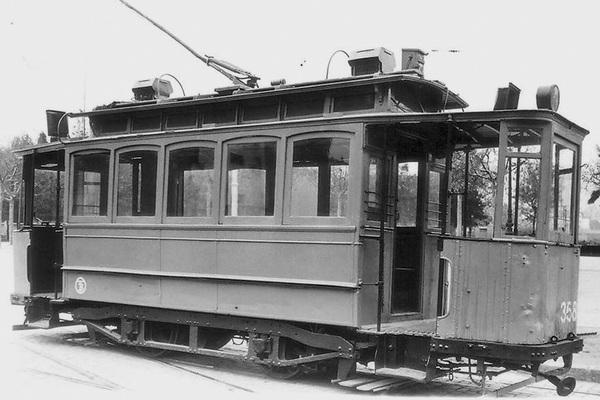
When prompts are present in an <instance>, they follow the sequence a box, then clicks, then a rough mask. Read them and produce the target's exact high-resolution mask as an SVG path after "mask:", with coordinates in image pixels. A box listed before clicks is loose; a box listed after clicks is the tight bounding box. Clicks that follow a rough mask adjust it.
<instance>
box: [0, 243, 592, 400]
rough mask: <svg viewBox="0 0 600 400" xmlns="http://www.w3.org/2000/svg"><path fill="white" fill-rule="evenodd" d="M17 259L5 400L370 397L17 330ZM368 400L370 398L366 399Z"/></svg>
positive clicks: (532, 389) (4, 330)
mask: <svg viewBox="0 0 600 400" xmlns="http://www.w3.org/2000/svg"><path fill="white" fill-rule="evenodd" d="M11 267H12V260H11V257H10V251H9V249H8V248H7V246H6V244H2V246H0V318H1V321H3V322H2V325H1V326H0V350H2V351H3V352H2V354H3V355H4V357H3V361H2V363H0V365H1V366H2V371H1V372H2V373H1V374H0V376H1V377H2V385H1V386H0V388H1V389H0V393H4V394H6V395H10V397H7V396H4V398H33V397H34V396H44V397H45V398H51V399H54V398H59V397H63V398H64V397H66V398H75V397H76V396H77V398H86V397H91V398H107V397H108V396H110V397H111V398H114V397H116V398H121V397H123V398H125V397H128V398H141V397H142V396H144V397H147V398H169V397H174V396H177V397H179V395H190V396H194V397H202V398H204V399H207V398H211V397H212V396H214V397H217V396H218V397H221V398H259V397H260V398H261V399H263V398H277V399H281V397H282V396H285V397H286V398H290V397H291V398H309V397H310V398H325V397H326V398H328V399H330V398H334V399H335V398H340V399H342V398H343V399H346V398H361V397H362V398H363V399H364V398H365V394H362V393H358V392H356V391H354V390H348V389H344V388H341V387H338V386H335V385H332V384H331V383H329V382H328V381H327V380H326V379H324V378H322V377H305V378H302V379H300V380H298V381H293V382H281V381H276V380H272V379H270V378H267V377H266V376H265V375H264V374H263V373H262V371H261V370H260V368H257V367H253V366H245V365H241V364H239V363H235V362H223V361H218V360H217V361H215V360H213V359H210V358H200V357H194V358H189V356H187V355H183V356H178V357H177V358H176V359H171V360H170V361H168V362H164V361H163V362H161V361H157V360H153V359H148V358H144V357H142V356H141V355H139V354H138V353H136V352H135V351H133V350H130V349H127V348H123V347H119V346H114V345H98V344H96V343H93V342H91V341H90V340H89V339H87V338H86V335H85V330H84V329H83V328H82V327H66V328H60V329H55V330H49V331H43V330H29V331H17V332H13V331H11V330H10V326H11V325H12V324H17V323H20V322H22V309H21V308H19V307H14V306H9V305H8V295H9V293H10V291H11V290H12V268H11ZM598 284H600V259H598V260H596V259H584V262H583V263H582V279H581V283H580V296H579V302H580V305H579V310H580V311H579V321H580V329H579V330H580V331H582V329H583V330H585V331H590V330H594V329H595V330H600V291H598V290H597V286H598ZM192 361H193V362H194V363H195V364H190V362H192ZM574 367H575V368H576V371H579V372H578V374H581V373H582V371H583V372H585V371H586V370H588V371H591V372H590V376H592V377H593V376H595V375H594V371H597V370H600V337H595V338H588V339H587V340H586V344H585V350H584V352H583V353H582V354H580V355H576V358H575V361H574ZM521 378H523V379H524V378H526V376H525V375H516V374H513V375H506V376H503V377H501V378H499V379H497V380H495V381H493V385H496V386H502V384H501V383H500V381H502V380H504V382H511V383H512V382H516V381H518V380H519V379H521ZM479 395H480V394H479V391H478V390H477V388H475V387H474V386H473V385H472V384H471V383H470V382H467V380H466V379H463V378H460V379H459V378H458V377H457V379H455V381H454V382H452V383H450V382H448V381H447V380H446V379H444V380H441V381H440V382H435V383H433V384H428V385H422V384H410V385H407V386H403V387H399V388H397V389H395V390H391V391H388V392H385V393H383V394H381V395H380V396H384V397H388V396H395V397H398V396H411V397H431V396H436V397H438V396H439V397H450V398H452V397H477V396H479ZM366 396H369V394H367V395H366ZM510 396H511V397H517V398H529V397H539V398H547V397H557V395H556V393H555V391H554V388H553V386H552V385H550V384H549V383H547V382H543V381H542V382H539V383H537V384H534V385H531V386H528V387H525V388H522V389H519V390H516V391H514V392H513V393H511V394H510ZM571 398H589V399H596V400H599V399H600V383H593V382H586V381H582V380H579V381H578V384H577V388H576V392H575V393H574V394H573V395H572V396H571Z"/></svg>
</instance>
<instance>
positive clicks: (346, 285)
mask: <svg viewBox="0 0 600 400" xmlns="http://www.w3.org/2000/svg"><path fill="white" fill-rule="evenodd" d="M62 270H63V271H79V272H96V273H104V274H125V275H139V276H156V277H161V278H179V279H181V278H184V279H185V278H189V279H199V280H219V281H234V282H249V283H271V284H280V285H298V286H319V287H330V288H338V289H360V285H358V284H356V283H350V282H338V281H322V280H312V279H289V278H287V279H286V278H268V277H256V276H245V275H222V274H198V273H192V272H168V271H148V270H143V271H142V270H137V269H131V268H110V267H86V266H68V265H67V266H63V267H62Z"/></svg>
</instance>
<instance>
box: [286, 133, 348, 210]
mask: <svg viewBox="0 0 600 400" xmlns="http://www.w3.org/2000/svg"><path fill="white" fill-rule="evenodd" d="M293 152H294V155H293V164H292V198H291V215H292V216H329V217H344V216H346V214H347V205H348V165H349V164H348V160H349V158H350V140H349V139H342V138H319V139H305V140H298V141H296V142H294V148H293Z"/></svg>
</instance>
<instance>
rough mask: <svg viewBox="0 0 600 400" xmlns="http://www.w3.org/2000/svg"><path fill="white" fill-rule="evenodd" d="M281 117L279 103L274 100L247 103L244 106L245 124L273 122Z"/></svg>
mask: <svg viewBox="0 0 600 400" xmlns="http://www.w3.org/2000/svg"><path fill="white" fill-rule="evenodd" d="M278 117H279V103H278V102H276V101H275V102H274V101H273V100H268V101H256V100H255V101H252V102H247V103H246V104H244V106H243V117H242V120H243V121H244V122H248V121H260V120H273V119H277V118H278Z"/></svg>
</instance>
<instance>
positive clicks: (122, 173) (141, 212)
mask: <svg viewBox="0 0 600 400" xmlns="http://www.w3.org/2000/svg"><path fill="white" fill-rule="evenodd" d="M156 160H157V153H156V151H152V150H137V151H129V152H127V153H121V154H120V155H119V168H118V175H117V180H118V188H117V215H119V216H152V215H155V208H156V207H155V202H156Z"/></svg>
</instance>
